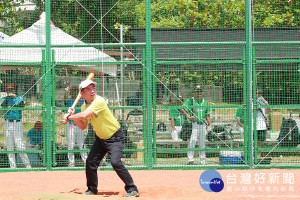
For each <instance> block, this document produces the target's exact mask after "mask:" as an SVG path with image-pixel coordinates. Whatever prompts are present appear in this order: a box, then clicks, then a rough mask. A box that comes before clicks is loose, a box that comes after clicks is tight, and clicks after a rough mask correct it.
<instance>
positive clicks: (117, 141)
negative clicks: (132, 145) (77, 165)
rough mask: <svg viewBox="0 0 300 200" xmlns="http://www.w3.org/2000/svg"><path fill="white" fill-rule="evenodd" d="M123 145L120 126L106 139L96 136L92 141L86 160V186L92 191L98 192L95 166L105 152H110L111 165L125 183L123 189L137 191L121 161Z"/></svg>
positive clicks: (122, 134)
mask: <svg viewBox="0 0 300 200" xmlns="http://www.w3.org/2000/svg"><path fill="white" fill-rule="evenodd" d="M123 146H124V133H123V131H122V129H121V128H120V129H119V130H118V131H117V132H116V133H115V134H114V135H113V136H112V137H111V138H109V139H107V140H102V139H100V138H99V137H96V141H95V142H94V144H93V146H92V149H91V151H90V153H89V155H88V158H87V160H86V179H87V187H88V189H89V190H91V191H92V192H93V193H97V192H98V189H97V187H98V175H97V168H98V166H99V164H100V162H101V160H102V159H103V157H104V156H105V155H106V153H109V154H110V159H111V165H112V167H113V168H114V170H115V171H116V173H117V174H118V176H119V177H120V178H121V180H122V181H123V182H124V183H125V190H126V191H127V192H131V191H135V190H136V191H138V190H137V187H136V186H135V185H134V183H133V179H132V177H131V175H130V174H129V172H128V170H127V169H126V167H125V166H124V165H123V163H122V161H121V157H122V152H123Z"/></svg>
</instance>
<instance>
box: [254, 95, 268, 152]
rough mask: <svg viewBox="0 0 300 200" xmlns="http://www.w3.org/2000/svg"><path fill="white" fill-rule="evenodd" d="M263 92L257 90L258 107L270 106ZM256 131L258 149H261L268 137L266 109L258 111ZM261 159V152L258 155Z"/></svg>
mask: <svg viewBox="0 0 300 200" xmlns="http://www.w3.org/2000/svg"><path fill="white" fill-rule="evenodd" d="M262 93H263V91H262V90H261V89H258V90H257V99H256V103H257V104H258V105H269V103H268V102H267V101H266V100H265V99H264V97H263V96H262ZM268 111H269V112H272V109H271V108H268ZM256 130H257V147H258V148H259V147H261V146H262V144H263V142H264V141H266V136H267V118H266V109H265V108H259V109H257V110H256ZM260 157H261V152H258V153H257V158H260Z"/></svg>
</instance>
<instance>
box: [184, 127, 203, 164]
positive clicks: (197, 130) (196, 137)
mask: <svg viewBox="0 0 300 200" xmlns="http://www.w3.org/2000/svg"><path fill="white" fill-rule="evenodd" d="M206 134H207V131H206V125H205V124H202V125H199V124H197V123H196V122H194V123H193V128H192V135H191V138H190V140H189V144H188V148H195V146H196V144H197V141H198V146H199V148H205V140H206ZM194 153H195V152H194V151H188V152H187V157H188V162H194ZM199 162H200V164H201V165H205V164H206V154H205V151H199Z"/></svg>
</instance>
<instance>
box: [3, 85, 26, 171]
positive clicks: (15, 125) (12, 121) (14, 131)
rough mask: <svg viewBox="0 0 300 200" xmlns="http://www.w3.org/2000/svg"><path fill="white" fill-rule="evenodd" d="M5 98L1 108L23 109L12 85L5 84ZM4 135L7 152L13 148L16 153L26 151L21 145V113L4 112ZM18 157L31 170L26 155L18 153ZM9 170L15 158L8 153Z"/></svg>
mask: <svg viewBox="0 0 300 200" xmlns="http://www.w3.org/2000/svg"><path fill="white" fill-rule="evenodd" d="M6 92H7V96H6V97H3V98H2V99H1V106H2V107H6V108H16V107H24V104H25V103H24V100H23V98H22V96H20V95H17V94H16V93H15V86H14V84H12V83H8V84H6ZM3 127H4V135H5V140H6V147H7V150H8V151H13V150H14V146H16V149H17V150H18V151H22V150H26V146H25V144H24V143H23V127H22V111H21V110H9V111H5V115H4V122H3ZM20 157H21V159H22V161H23V163H24V165H25V167H26V168H31V165H30V162H29V159H28V156H27V154H26V153H20ZM8 160H9V165H10V168H13V169H14V168H16V167H17V166H16V157H15V154H14V153H8Z"/></svg>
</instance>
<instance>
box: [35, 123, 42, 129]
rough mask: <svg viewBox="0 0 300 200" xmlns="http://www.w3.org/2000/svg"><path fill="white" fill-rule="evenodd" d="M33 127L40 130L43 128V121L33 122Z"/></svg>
mask: <svg viewBox="0 0 300 200" xmlns="http://www.w3.org/2000/svg"><path fill="white" fill-rule="evenodd" d="M34 128H37V129H39V130H42V129H43V123H42V122H41V121H36V122H35V124H34Z"/></svg>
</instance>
